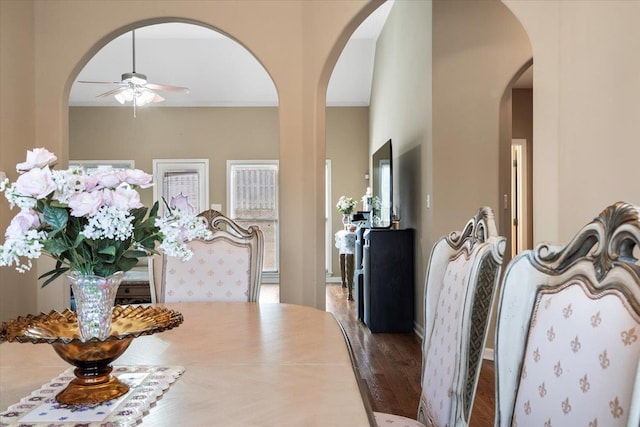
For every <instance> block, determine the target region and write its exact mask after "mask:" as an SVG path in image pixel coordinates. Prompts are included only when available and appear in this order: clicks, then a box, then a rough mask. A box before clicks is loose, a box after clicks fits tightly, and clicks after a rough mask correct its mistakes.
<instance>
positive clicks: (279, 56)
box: [0, 0, 380, 316]
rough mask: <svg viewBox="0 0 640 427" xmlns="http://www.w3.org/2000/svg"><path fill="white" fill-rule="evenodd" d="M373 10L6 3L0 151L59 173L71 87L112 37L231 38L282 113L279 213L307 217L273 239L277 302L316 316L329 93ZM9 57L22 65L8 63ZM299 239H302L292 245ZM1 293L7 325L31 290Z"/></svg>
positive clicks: (358, 5)
mask: <svg viewBox="0 0 640 427" xmlns="http://www.w3.org/2000/svg"><path fill="white" fill-rule="evenodd" d="M379 3H380V1H377V0H371V1H367V0H353V1H349V2H324V1H284V0H273V1H259V0H247V1H242V2H237V1H224V0H223V1H215V2H184V1H178V0H168V1H162V2H149V1H128V2H127V7H126V8H124V9H123V8H122V7H121V6H122V2H121V1H118V0H105V1H100V2H76V1H73V2H72V1H67V0H46V1H41V0H33V1H31V0H21V1H19V2H17V3H14V2H11V1H7V2H5V1H3V2H2V7H3V14H2V15H3V29H2V31H3V33H2V35H3V37H2V43H3V44H4V43H7V44H8V46H10V49H9V48H7V49H4V48H3V51H2V57H0V63H2V68H1V69H0V72H1V73H2V85H3V86H2V107H3V111H2V114H3V116H4V115H7V116H8V117H19V118H20V119H19V120H20V121H21V123H20V125H19V126H17V127H12V126H13V125H12V124H10V123H7V122H6V121H4V120H3V123H2V137H3V140H2V141H0V144H2V146H3V147H5V146H8V145H11V146H12V147H11V149H10V150H11V152H12V153H18V152H23V153H24V150H26V149H27V148H31V147H37V146H44V147H47V148H48V149H50V150H52V151H54V152H56V153H57V154H58V155H59V157H60V160H61V163H62V164H63V165H64V164H65V163H66V160H67V159H68V128H67V124H68V108H67V100H68V94H69V89H70V86H71V83H72V82H73V79H74V78H75V76H76V75H77V73H78V72H79V70H80V69H81V68H82V67H83V66H84V65H85V63H86V62H87V61H88V59H89V58H90V57H91V56H93V54H95V52H97V51H98V50H99V49H100V48H101V47H102V46H104V45H105V44H106V43H107V42H108V41H109V40H111V39H112V38H113V37H115V36H117V35H119V34H122V33H124V32H126V31H129V30H131V29H132V28H135V27H136V26H140V25H147V24H153V23H160V22H166V21H173V20H183V21H187V22H195V23H198V22H199V23H202V24H204V25H209V26H211V27H214V28H217V29H219V30H221V31H222V32H225V33H227V34H229V35H230V36H232V37H234V38H235V39H236V40H238V41H239V42H240V43H242V44H243V45H244V46H246V47H247V48H248V49H249V50H250V51H251V52H252V53H253V54H254V55H255V56H256V57H257V59H258V60H259V61H260V62H261V63H262V64H263V65H264V66H265V69H266V70H267V72H268V73H269V75H270V76H271V77H272V78H273V80H274V84H275V85H276V88H277V90H278V95H279V106H280V107H279V110H278V120H279V121H278V125H279V151H280V152H281V153H286V157H284V156H281V157H280V178H281V182H282V183H283V185H281V193H280V202H281V205H284V206H287V205H290V206H294V205H301V206H305V209H306V212H307V214H306V215H305V216H301V215H299V214H298V212H297V211H293V210H283V211H281V219H282V221H283V222H284V223H286V224H287V225H288V227H290V228H291V229H292V230H299V232H297V233H296V232H292V233H288V234H286V235H284V236H283V238H282V239H281V257H282V258H283V259H287V260H288V262H287V263H285V264H283V265H282V266H281V286H280V296H281V299H282V300H283V301H284V302H289V303H297V304H305V305H310V306H316V307H322V308H323V307H324V298H325V289H324V288H325V285H324V284H325V266H324V163H325V143H324V136H325V130H324V129H325V111H324V104H325V91H326V85H327V83H328V80H329V77H330V74H331V70H332V69H333V66H334V64H335V61H336V60H337V58H338V56H339V54H340V51H341V50H342V48H343V47H344V44H345V43H346V42H347V40H348V38H349V36H350V34H351V32H353V30H355V28H356V27H357V26H358V24H359V23H360V22H361V21H362V20H363V19H364V18H365V17H366V15H368V13H370V12H371V11H372V10H373V9H374V8H375V6H376V5H377V4H379ZM4 11H8V12H10V13H8V14H5V13H4ZM265 17H268V19H265ZM5 22H7V23H9V24H8V25H6V26H5V25H4V23H5ZM31 29H33V31H30V30H31ZM25 33H26V36H25ZM31 37H33V39H31ZM21 48H24V50H21ZM15 51H21V52H24V55H23V54H22V53H21V54H20V55H18V56H17V57H16V56H15V55H14V54H13V52H15ZM6 64H10V65H6ZM32 72H33V77H31V74H30V73H32ZM25 88H26V89H25ZM5 89H6V90H5ZM32 90H33V91H32ZM25 103H27V104H25ZM29 103H30V104H29ZM14 148H15V151H13V150H14ZM3 161H5V160H4V159H3ZM11 163H14V162H13V159H11ZM7 224H8V218H4V217H3V218H1V219H0V227H6V225H7ZM302 233H304V234H305V235H306V236H308V237H307V238H305V239H300V238H299V236H300V235H301V234H302ZM5 270H6V269H5ZM41 272H42V271H41ZM5 274H7V273H4V271H3V275H5ZM3 279H4V276H3ZM3 282H4V280H3ZM15 286H16V289H18V288H20V289H22V288H23V287H24V289H32V288H37V284H36V283H34V281H33V276H21V277H20V279H19V282H18V283H17V284H16V285H15ZM2 292H3V294H2V299H3V300H7V299H11V300H12V301H17V300H18V299H20V300H22V299H26V300H28V301H27V302H25V303H24V305H21V304H14V305H13V308H12V311H11V313H8V314H7V315H11V314H12V313H15V312H25V311H33V307H34V306H35V304H36V303H35V302H34V301H33V296H32V294H31V291H25V293H24V294H22V293H21V294H20V296H15V295H12V294H13V289H11V290H9V291H7V292H6V293H5V288H3V290H2ZM61 294H62V291H61V290H59V291H58V292H56V291H55V289H51V290H47V291H45V292H40V293H39V294H38V301H37V304H38V309H41V310H46V309H47V308H49V307H51V306H56V304H57V301H54V300H55V299H56V298H57V295H61ZM23 297H24V298H23ZM2 315H3V316H4V315H5V314H4V313H2Z"/></svg>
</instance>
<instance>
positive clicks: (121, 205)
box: [104, 185, 143, 211]
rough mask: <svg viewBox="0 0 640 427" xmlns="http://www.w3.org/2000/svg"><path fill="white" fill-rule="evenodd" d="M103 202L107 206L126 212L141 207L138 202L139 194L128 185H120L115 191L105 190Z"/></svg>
mask: <svg viewBox="0 0 640 427" xmlns="http://www.w3.org/2000/svg"><path fill="white" fill-rule="evenodd" d="M104 202H105V204H106V205H108V206H114V207H116V208H118V209H122V210H127V211H128V210H131V209H136V208H141V207H142V206H143V205H142V203H141V202H140V194H138V192H137V191H136V190H134V189H132V188H131V187H129V186H128V185H121V186H120V187H118V188H116V189H115V190H105V191H104Z"/></svg>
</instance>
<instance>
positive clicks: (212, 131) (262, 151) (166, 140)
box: [69, 107, 369, 276]
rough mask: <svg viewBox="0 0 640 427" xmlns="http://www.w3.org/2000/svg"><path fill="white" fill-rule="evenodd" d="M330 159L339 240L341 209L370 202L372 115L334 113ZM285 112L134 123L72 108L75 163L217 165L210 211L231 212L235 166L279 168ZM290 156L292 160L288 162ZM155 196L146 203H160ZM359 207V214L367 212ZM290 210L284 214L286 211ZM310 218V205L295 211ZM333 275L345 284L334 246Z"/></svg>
mask: <svg viewBox="0 0 640 427" xmlns="http://www.w3.org/2000/svg"><path fill="white" fill-rule="evenodd" d="M326 135H327V137H326V147H327V152H326V156H327V159H330V160H331V165H332V170H331V171H332V176H331V179H332V187H331V189H332V196H331V201H332V204H331V206H330V213H331V220H332V229H333V230H332V232H333V233H335V232H336V231H338V230H339V229H341V228H342V221H341V216H340V215H339V214H338V212H337V211H336V209H335V208H334V205H335V202H336V201H337V200H338V198H339V197H340V196H341V195H343V194H345V195H348V196H351V197H354V198H356V199H360V197H361V196H362V195H363V194H364V192H365V190H366V185H367V183H366V181H365V180H364V175H365V174H366V173H367V171H368V159H369V155H368V147H369V146H368V144H369V108H368V107H329V108H327V130H326ZM279 156H280V152H279V150H278V109H277V108H275V107H260V108H256V107H252V108H237V107H236V108H166V107H162V108H148V109H145V110H138V114H137V118H133V113H132V111H131V109H130V108H118V107H72V108H70V109H69V158H71V159H75V160H118V159H120V160H134V161H135V164H136V167H137V168H139V169H143V170H145V171H149V172H150V171H151V170H152V159H171V158H174V159H176V158H207V159H209V178H210V182H209V189H210V195H209V200H210V203H221V204H222V211H223V212H227V206H226V194H227V193H226V185H227V179H226V168H227V163H226V162H227V160H274V159H275V160H277V159H279ZM283 156H286V154H283ZM152 199H153V194H152V191H151V190H147V191H146V192H145V194H144V195H143V202H144V203H145V204H147V205H148V206H149V205H150V204H151V203H152ZM361 207H362V205H359V206H358V208H361ZM281 208H282V207H281ZM294 210H295V211H296V212H298V214H299V215H302V216H304V215H306V212H305V209H304V207H303V206H302V205H296V208H295V209H294ZM328 244H329V245H330V247H331V248H332V253H333V256H332V257H331V260H332V271H333V273H334V275H336V274H337V275H338V276H339V268H338V267H339V265H338V252H337V249H336V248H335V246H334V245H333V242H332V241H330V242H329V243H328Z"/></svg>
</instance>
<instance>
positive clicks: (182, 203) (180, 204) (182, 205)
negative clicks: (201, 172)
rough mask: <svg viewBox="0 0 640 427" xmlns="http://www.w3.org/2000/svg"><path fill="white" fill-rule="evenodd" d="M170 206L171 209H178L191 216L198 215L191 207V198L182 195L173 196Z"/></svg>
mask: <svg viewBox="0 0 640 427" xmlns="http://www.w3.org/2000/svg"><path fill="white" fill-rule="evenodd" d="M169 206H170V207H171V209H177V210H179V211H182V212H186V213H191V214H194V213H196V209H195V208H194V207H193V206H192V205H191V203H189V198H188V197H187V196H185V195H184V194H182V193H180V194H178V195H177V196H173V197H172V198H171V202H170V203H169Z"/></svg>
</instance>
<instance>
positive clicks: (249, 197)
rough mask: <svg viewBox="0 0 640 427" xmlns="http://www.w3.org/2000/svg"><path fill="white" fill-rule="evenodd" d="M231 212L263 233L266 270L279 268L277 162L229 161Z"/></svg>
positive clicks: (234, 218)
mask: <svg viewBox="0 0 640 427" xmlns="http://www.w3.org/2000/svg"><path fill="white" fill-rule="evenodd" d="M227 171H228V180H227V182H228V189H227V195H228V206H229V209H228V213H229V217H230V218H231V219H233V220H234V221H235V222H237V223H238V224H240V225H241V226H243V227H248V226H250V225H257V226H258V227H260V229H261V230H262V233H263V234H264V241H265V248H264V249H265V250H264V263H263V271H265V272H277V271H278V247H279V246H278V162H277V161H276V160H273V161H259V162H258V161H243V160H228V161H227Z"/></svg>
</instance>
